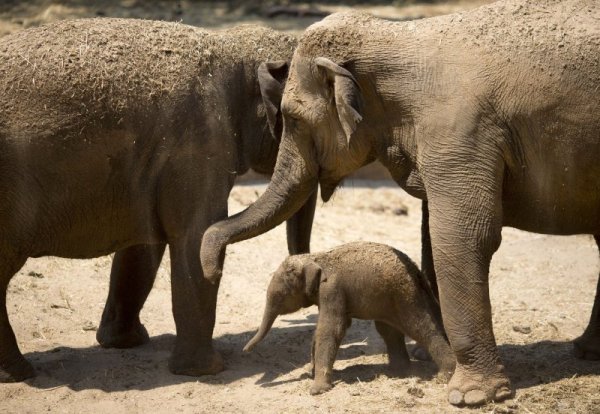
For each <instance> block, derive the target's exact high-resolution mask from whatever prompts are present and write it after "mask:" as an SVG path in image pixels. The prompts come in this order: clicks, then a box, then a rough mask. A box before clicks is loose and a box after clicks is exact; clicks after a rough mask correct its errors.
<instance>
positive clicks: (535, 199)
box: [502, 154, 600, 235]
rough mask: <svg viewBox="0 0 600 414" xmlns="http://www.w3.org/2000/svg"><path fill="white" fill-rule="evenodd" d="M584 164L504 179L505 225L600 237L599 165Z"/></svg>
mask: <svg viewBox="0 0 600 414" xmlns="http://www.w3.org/2000/svg"><path fill="white" fill-rule="evenodd" d="M597 159H600V154H598V158H597ZM584 161H585V160H584V159H583V158H582V165H579V166H578V165H576V164H573V165H570V166H569V167H565V166H564V164H562V165H560V166H557V164H558V163H556V164H555V166H554V168H552V169H547V168H539V171H538V172H537V173H535V174H531V175H528V176H524V177H520V178H519V179H511V178H507V179H505V182H504V191H503V205H502V209H503V224H504V225H506V226H511V227H516V228H519V229H522V230H527V231H532V232H536V233H545V234H565V235H567V234H600V163H594V165H592V163H585V162H584Z"/></svg>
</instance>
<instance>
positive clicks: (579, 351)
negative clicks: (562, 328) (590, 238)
mask: <svg viewBox="0 0 600 414" xmlns="http://www.w3.org/2000/svg"><path fill="white" fill-rule="evenodd" d="M594 239H595V240H596V245H597V246H598V250H599V251H600V234H596V235H595V236H594ZM573 346H574V352H575V356H576V357H577V358H581V359H588V360H593V361H598V360H600V275H599V276H598V284H597V285H596V298H595V299H594V305H593V307H592V315H591V317H590V322H589V324H588V326H587V328H586V329H585V331H584V332H583V334H582V335H581V336H580V337H579V338H577V339H576V340H575V342H574V344H573Z"/></svg>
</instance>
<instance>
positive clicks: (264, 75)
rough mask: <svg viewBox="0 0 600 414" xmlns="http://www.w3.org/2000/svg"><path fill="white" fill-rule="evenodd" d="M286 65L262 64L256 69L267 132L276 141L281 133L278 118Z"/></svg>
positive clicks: (279, 63) (286, 71) (280, 63)
mask: <svg viewBox="0 0 600 414" xmlns="http://www.w3.org/2000/svg"><path fill="white" fill-rule="evenodd" d="M288 69H289V67H288V63H287V62H286V61H281V60H280V61H275V62H263V63H261V64H260V66H259V67H258V85H259V87H260V94H261V96H262V100H263V104H264V105H265V111H266V113H267V122H268V124H269V130H270V131H271V134H272V135H273V137H274V138H275V139H276V140H278V139H279V137H280V136H281V133H280V132H281V131H278V128H277V126H278V122H277V120H278V118H279V116H280V109H279V108H280V106H281V97H282V96H283V88H284V86H285V80H286V78H287V75H288Z"/></svg>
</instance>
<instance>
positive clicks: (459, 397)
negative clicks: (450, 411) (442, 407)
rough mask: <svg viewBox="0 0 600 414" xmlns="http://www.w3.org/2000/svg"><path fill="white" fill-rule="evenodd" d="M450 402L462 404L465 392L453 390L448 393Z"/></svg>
mask: <svg viewBox="0 0 600 414" xmlns="http://www.w3.org/2000/svg"><path fill="white" fill-rule="evenodd" d="M448 402H449V403H450V404H452V405H461V404H462V403H463V402H464V400H463V393H462V392H460V391H459V390H452V391H450V392H449V393H448Z"/></svg>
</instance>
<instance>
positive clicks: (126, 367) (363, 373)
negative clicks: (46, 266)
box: [25, 315, 600, 392]
mask: <svg viewBox="0 0 600 414" xmlns="http://www.w3.org/2000/svg"><path fill="white" fill-rule="evenodd" d="M314 318H315V316H314V315H311V316H309V317H308V318H307V319H306V320H301V321H297V322H296V323H297V325H296V326H288V327H284V328H273V329H272V330H271V332H270V333H269V335H268V336H267V337H266V338H265V340H264V341H263V342H262V343H261V344H260V345H258V346H257V347H256V348H255V350H254V351H253V352H252V353H249V354H246V353H243V352H242V348H243V345H244V344H245V343H246V342H247V341H248V340H249V339H250V338H251V337H252V335H253V334H254V331H247V332H242V333H237V334H226V335H223V336H220V337H217V338H215V346H216V349H218V350H219V351H220V352H221V354H222V355H223V357H224V359H225V363H226V370H225V371H224V372H222V373H220V374H218V375H215V376H203V377H187V376H179V375H172V374H171V373H170V372H169V371H168V369H167V360H168V358H169V355H170V350H171V349H172V347H173V345H174V342H175V336H174V335H172V334H166V335H159V336H155V337H152V338H151V339H150V342H149V343H147V344H145V345H142V346H140V347H137V348H133V349H127V350H120V349H103V348H101V347H99V346H92V347H87V348H68V347H58V348H54V349H50V350H47V351H42V352H31V353H28V354H26V355H25V357H26V358H27V359H28V360H29V361H31V362H32V363H33V365H34V366H35V368H36V370H37V374H38V376H37V377H36V378H33V379H30V380H28V381H27V383H28V384H29V385H30V386H32V387H35V388H38V389H41V390H48V389H53V388H58V387H68V388H70V389H72V390H75V391H81V390H88V389H99V390H102V391H105V392H112V391H125V390H131V389H135V390H149V389H155V388H162V387H166V386H169V385H175V384H183V383H195V382H200V383H204V384H215V385H217V384H230V383H233V382H235V381H237V380H240V379H242V378H247V377H252V376H256V375H261V377H260V378H259V379H258V380H257V381H256V384H258V385H261V386H264V387H273V386H277V385H280V384H284V383H289V382H295V381H300V380H302V379H305V378H307V377H308V373H307V372H306V370H305V373H302V374H299V375H298V376H297V377H294V378H289V377H286V378H282V377H284V376H286V374H289V373H290V372H292V371H294V370H296V369H298V368H302V367H305V366H306V367H307V366H308V365H307V364H308V362H309V361H310V346H311V340H312V333H313V330H314V326H313V324H314ZM372 325H373V324H372V323H371V322H369V321H355V323H354V325H353V326H352V327H351V328H350V329H349V331H348V334H347V335H346V338H345V340H344V342H343V343H342V347H341V348H340V351H339V353H338V357H337V360H338V361H341V360H352V359H354V358H357V357H359V356H364V355H366V356H369V355H378V354H381V353H384V352H385V346H384V345H383V342H382V341H381V339H380V338H379V337H378V336H377V333H376V332H375V329H374V328H373V326H372ZM409 347H410V345H409ZM499 349H500V354H501V356H502V358H503V360H504V362H505V364H506V367H507V372H508V375H509V377H510V378H511V380H512V382H513V384H514V386H515V387H517V388H518V389H525V388H529V387H532V386H535V385H538V384H540V383H553V382H556V381H560V380H562V379H566V378H571V377H573V376H575V375H577V376H584V375H600V361H583V360H578V359H576V358H575V357H574V356H573V354H572V344H571V343H570V342H555V341H542V342H537V343H531V344H524V345H511V344H504V345H500V347H499ZM346 365H348V364H346ZM412 365H413V369H412V371H413V372H412V373H411V375H414V376H417V377H420V378H422V379H426V380H428V379H432V378H433V376H434V375H435V372H436V369H435V365H434V364H433V363H432V362H420V361H416V362H414V363H413V364H412ZM381 374H386V375H388V372H387V367H386V365H384V364H381V363H375V364H364V363H361V364H354V365H353V364H350V365H349V366H347V367H346V368H344V369H341V370H339V369H338V370H336V371H335V378H336V381H338V380H340V381H343V382H345V383H348V384H352V383H356V382H370V381H372V380H373V379H375V378H377V377H378V376H379V375H381ZM278 378H281V379H280V380H278Z"/></svg>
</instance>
